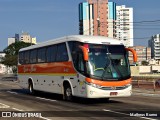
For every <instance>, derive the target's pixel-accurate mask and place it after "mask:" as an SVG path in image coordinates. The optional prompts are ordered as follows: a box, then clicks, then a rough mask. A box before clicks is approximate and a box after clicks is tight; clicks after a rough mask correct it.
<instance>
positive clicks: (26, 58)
mask: <svg viewBox="0 0 160 120" xmlns="http://www.w3.org/2000/svg"><path fill="white" fill-rule="evenodd" d="M24 63H25V64H28V63H29V51H26V52H25V53H24Z"/></svg>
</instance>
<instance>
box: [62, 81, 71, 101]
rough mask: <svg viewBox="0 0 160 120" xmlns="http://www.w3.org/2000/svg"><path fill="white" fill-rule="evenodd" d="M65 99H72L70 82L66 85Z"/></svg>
mask: <svg viewBox="0 0 160 120" xmlns="http://www.w3.org/2000/svg"><path fill="white" fill-rule="evenodd" d="M64 100H67V101H72V90H71V87H70V85H69V84H67V85H64Z"/></svg>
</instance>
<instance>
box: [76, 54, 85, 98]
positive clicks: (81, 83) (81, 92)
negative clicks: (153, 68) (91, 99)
mask: <svg viewBox="0 0 160 120" xmlns="http://www.w3.org/2000/svg"><path fill="white" fill-rule="evenodd" d="M84 63H85V62H84V59H83V53H82V52H78V54H77V60H76V64H75V65H76V66H75V67H76V69H77V71H78V75H77V87H78V88H77V90H78V96H82V97H83V96H85V95H86V86H85V76H84V74H85V64H84Z"/></svg>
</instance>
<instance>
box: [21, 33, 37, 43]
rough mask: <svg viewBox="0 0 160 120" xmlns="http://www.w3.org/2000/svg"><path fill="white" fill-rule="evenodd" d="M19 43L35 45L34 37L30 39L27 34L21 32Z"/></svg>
mask: <svg viewBox="0 0 160 120" xmlns="http://www.w3.org/2000/svg"><path fill="white" fill-rule="evenodd" d="M20 41H23V42H26V43H33V44H36V37H34V38H32V37H31V35H30V34H28V33H27V32H22V34H21V37H20Z"/></svg>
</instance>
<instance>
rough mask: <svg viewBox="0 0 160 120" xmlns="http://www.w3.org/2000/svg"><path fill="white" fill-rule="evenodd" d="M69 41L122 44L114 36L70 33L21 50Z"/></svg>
mask: <svg viewBox="0 0 160 120" xmlns="http://www.w3.org/2000/svg"><path fill="white" fill-rule="evenodd" d="M67 41H79V42H83V43H93V44H117V45H120V44H121V45H122V42H121V41H119V40H116V39H113V38H108V37H104V36H89V35H70V36H65V37H61V38H56V39H52V40H49V41H45V42H41V43H38V44H36V45H32V46H29V47H26V48H22V49H20V51H25V50H30V49H34V48H40V47H45V46H49V45H53V44H58V43H62V42H67Z"/></svg>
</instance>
